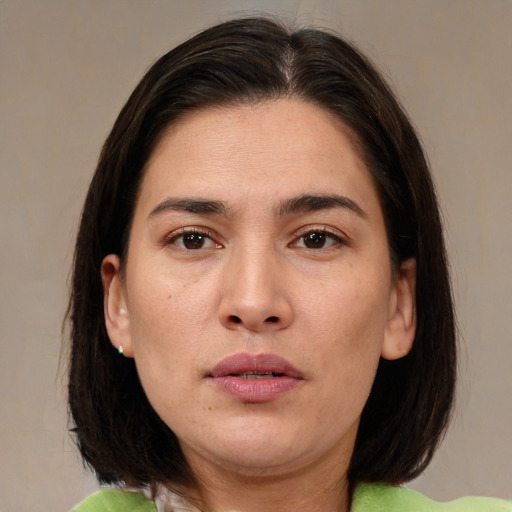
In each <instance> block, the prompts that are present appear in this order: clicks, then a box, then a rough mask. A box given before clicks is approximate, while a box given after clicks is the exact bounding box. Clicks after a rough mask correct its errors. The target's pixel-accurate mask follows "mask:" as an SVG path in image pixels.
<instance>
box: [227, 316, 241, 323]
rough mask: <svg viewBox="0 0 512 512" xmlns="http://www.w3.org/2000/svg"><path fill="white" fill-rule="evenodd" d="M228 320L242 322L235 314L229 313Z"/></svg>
mask: <svg viewBox="0 0 512 512" xmlns="http://www.w3.org/2000/svg"><path fill="white" fill-rule="evenodd" d="M229 320H230V321H231V322H233V323H234V324H241V323H242V320H241V319H240V317H238V316H235V315H231V316H230V317H229Z"/></svg>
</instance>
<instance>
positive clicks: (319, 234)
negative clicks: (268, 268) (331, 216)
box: [294, 231, 341, 249]
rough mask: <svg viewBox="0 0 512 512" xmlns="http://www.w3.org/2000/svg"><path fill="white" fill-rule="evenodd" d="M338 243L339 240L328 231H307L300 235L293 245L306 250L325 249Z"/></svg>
mask: <svg viewBox="0 0 512 512" xmlns="http://www.w3.org/2000/svg"><path fill="white" fill-rule="evenodd" d="M340 243H341V239H340V238H339V237H338V236H336V235H334V234H332V233H329V232H328V231H309V232H308V233H305V234H304V235H302V236H301V237H300V238H299V239H298V240H297V242H296V243H295V244H294V245H295V247H304V248H306V249H327V248H329V247H332V246H334V245H338V244H340Z"/></svg>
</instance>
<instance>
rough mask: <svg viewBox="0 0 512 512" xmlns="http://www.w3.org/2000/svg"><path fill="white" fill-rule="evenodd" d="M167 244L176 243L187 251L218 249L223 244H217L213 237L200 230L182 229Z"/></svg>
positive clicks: (175, 244)
mask: <svg viewBox="0 0 512 512" xmlns="http://www.w3.org/2000/svg"><path fill="white" fill-rule="evenodd" d="M166 244H167V245H174V246H176V247H179V248H180V249H184V250H186V251H197V250H199V249H213V248H215V249H218V248H220V247H221V246H220V245H218V244H216V243H215V242H214V241H213V239H212V237H211V236H209V235H208V234H206V233H202V232H200V231H185V230H182V231H181V230H180V232H179V233H177V234H175V235H172V236H170V237H169V238H168V239H167V241H166Z"/></svg>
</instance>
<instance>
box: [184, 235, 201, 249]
mask: <svg viewBox="0 0 512 512" xmlns="http://www.w3.org/2000/svg"><path fill="white" fill-rule="evenodd" d="M183 244H184V245H185V247H186V248H187V249H200V248H201V247H202V246H203V244H204V236H203V235H199V234H197V233H189V234H188V235H185V238H184V239H183Z"/></svg>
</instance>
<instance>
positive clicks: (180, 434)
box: [69, 18, 512, 512]
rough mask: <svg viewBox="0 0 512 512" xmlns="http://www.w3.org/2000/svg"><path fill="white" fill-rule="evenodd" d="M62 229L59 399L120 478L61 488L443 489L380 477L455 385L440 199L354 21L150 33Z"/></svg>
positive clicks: (429, 427)
mask: <svg viewBox="0 0 512 512" xmlns="http://www.w3.org/2000/svg"><path fill="white" fill-rule="evenodd" d="M76 247H77V248H76V255H75V266H74V274H73V291H72V297H71V306H70V319H71V326H72V343H73V345H72V357H71V366H70V384H69V401H70V408H71V412H72V415H73V419H74V421H75V424H76V435H77V442H78V445H79V448H80V450H81V453H82V456H83V458H84V460H85V461H86V463H88V464H89V465H90V466H91V467H92V468H93V469H94V471H95V472H96V474H97V476H98V479H99V481H100V482H102V483H106V484H111V485H115V486H117V487H120V488H121V490H107V491H102V492H100V493H98V494H96V495H94V496H92V497H91V498H89V499H88V500H86V501H85V502H84V503H83V504H82V505H79V506H78V507H77V508H76V510H78V511H89V510H94V511H96V510H110V511H111V510H148V511H149V510H157V509H158V510H165V511H168V510H217V511H227V510H237V511H239V512H252V511H256V510H282V511H286V510H293V511H301V510H307V511H313V510H319V511H325V512H329V511H336V512H340V511H344V512H346V511H349V510H351V511H356V512H357V511H362V510H364V511H373V510H375V511H377V510H379V511H380V510H394V511H395V510H438V507H439V505H436V504H435V503H434V502H431V501H430V500H428V499H427V498H425V497H422V496H420V495H418V494H417V493H414V492H412V491H407V490H404V489H401V488H399V487H397V486H398V485H400V484H402V483H404V482H406V481H408V480H410V479H411V478H414V477H415V476H417V475H418V474H420V473H421V472H422V471H423V469H424V468H425V467H426V466H427V465H428V463H429V461H430V460H431V458H432V455H433V453H434V451H435V449H436V447H437V446H438V443H439V440H440V438H441V436H442V434H443V431H444V429H445V427H446V424H447V421H448V418H449V414H450V409H451V405H452V400H453V392H454V380H455V334H454V318H453V307H452V300H451V292H450V285H449V278H448V272H447V264H446V257H445V250H444V244H443V237H442V231H441V224H440V219H439V212H438V207H437V203H436V198H435V193H434V188H433V184H432V181H431V177H430V174H429V170H428V167H427V164H426V161H425V158H424V155H423V152H422V149H421V146H420V144H419V142H418V139H417V136H416V135H415V133H414V130H413V128H412V127H411V125H410V123H409V121H408V120H407V117H406V116H405V114H404V113H403V111H402V110H401V108H400V106H399V105H398V103H397V102H396V100H395V99H394V97H393V95H392V93H391V92H390V91H389V89H388V88H387V86H386V85H385V83H384V82H383V80H382V79H381V77H380V76H379V75H378V74H377V72H376V71H375V70H374V69H373V68H372V66H371V65H370V64H369V63H368V62H367V61H366V60H365V59H364V58H363V57H362V56H361V55H360V54H359V53H358V52H357V51H356V50H355V49H354V48H353V47H351V46H350V45H349V44H347V43H346V42H344V41H343V40H341V39H339V38H337V37H335V36H333V35H329V34H326V33H323V32H320V31H316V30H310V29H307V30H299V31H296V32H291V33H290V32H289V31H288V30H286V29H285V28H283V27H282V26H280V25H279V24H277V23H274V22H272V21H270V20H266V19H259V18H258V19H242V20H235V21H231V22H227V23H224V24H221V25H218V26H216V27H213V28H211V29H209V30H206V31H205V32H203V33H201V34H199V35H198V36H196V37H194V38H192V39H190V40H189V41H187V42H185V43H184V44H182V45H181V46H179V47H177V48H176V49H175V50H173V51H171V52H169V53H168V54H167V55H164V56H163V57H162V58H161V59H160V60H159V61H157V62H156V63H155V64H154V66H152V68H151V69H150V70H149V71H148V73H147V74H146V76H145V77H144V78H143V80H142V81H141V83H140V84H139V85H138V86H137V88H136V89H135V91H134V92H133V94H132V95H131V97H130V99H129V100H128V102H127V104H126V105H125V107H124V108H123V110H122V111H121V113H120V115H119V117H118V119H117V121H116V123H115V125H114V127H113V130H112V132H111V134H110V135H109V137H108V139H107V141H106V143H105V146H104V148H103V151H102V154H101V157H100V161H99V164H98V168H97V170H96V174H95V176H94V178H93V181H92V183H91V186H90V189H89V193H88V196H87V199H86V203H85V206H84V211H83V214H82V221H81V226H80V231H79V235H78V240H77V246H76ZM127 491H134V492H127ZM446 507H447V510H454V511H456V510H512V506H511V505H510V504H508V503H506V502H501V501H499V500H483V499H464V500H458V501H457V502H454V503H453V504H451V505H447V506H446ZM443 510H444V508H443Z"/></svg>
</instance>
